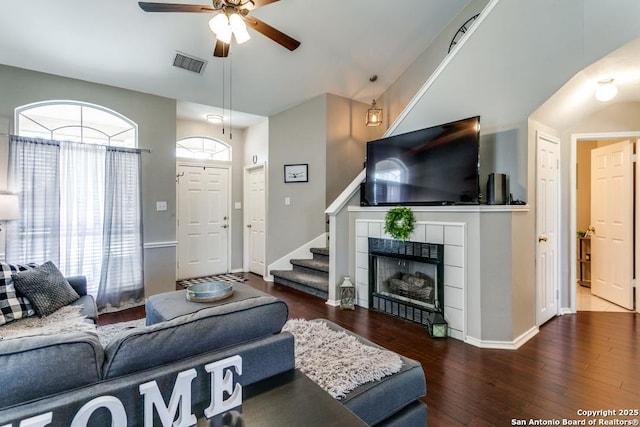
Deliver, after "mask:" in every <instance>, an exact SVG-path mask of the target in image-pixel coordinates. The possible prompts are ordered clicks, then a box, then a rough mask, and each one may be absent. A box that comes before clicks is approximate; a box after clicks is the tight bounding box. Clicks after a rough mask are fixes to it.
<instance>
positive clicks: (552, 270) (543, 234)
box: [536, 134, 560, 325]
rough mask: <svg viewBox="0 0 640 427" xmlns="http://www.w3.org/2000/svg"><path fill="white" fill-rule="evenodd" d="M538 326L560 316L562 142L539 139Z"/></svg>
mask: <svg viewBox="0 0 640 427" xmlns="http://www.w3.org/2000/svg"><path fill="white" fill-rule="evenodd" d="M536 140H537V143H536V151H537V153H536V232H537V248H536V323H537V325H542V324H543V323H545V322H546V321H548V320H549V319H551V318H553V317H554V316H556V315H557V314H558V280H559V279H558V265H559V262H558V255H559V253H558V247H559V242H558V227H559V225H558V222H559V218H560V215H559V207H560V203H559V200H558V197H559V194H560V193H559V181H558V177H559V165H560V144H559V140H557V139H555V138H551V137H548V136H545V135H541V134H538V135H537V137H536Z"/></svg>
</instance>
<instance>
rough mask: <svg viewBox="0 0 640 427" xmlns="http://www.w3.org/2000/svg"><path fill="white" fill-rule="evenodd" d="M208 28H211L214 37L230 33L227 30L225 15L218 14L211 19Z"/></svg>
mask: <svg viewBox="0 0 640 427" xmlns="http://www.w3.org/2000/svg"><path fill="white" fill-rule="evenodd" d="M209 28H211V31H213V33H214V34H216V35H218V34H220V33H226V32H230V31H231V29H230V28H229V19H227V15H225V14H224V13H219V14H217V15H216V16H214V17H213V18H211V19H210V20H209Z"/></svg>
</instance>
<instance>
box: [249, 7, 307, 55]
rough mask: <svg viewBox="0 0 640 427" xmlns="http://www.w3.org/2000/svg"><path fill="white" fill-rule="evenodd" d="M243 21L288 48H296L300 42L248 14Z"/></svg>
mask: <svg viewBox="0 0 640 427" xmlns="http://www.w3.org/2000/svg"><path fill="white" fill-rule="evenodd" d="M254 1H255V0H254ZM245 22H246V24H247V26H249V27H251V28H253V29H254V30H256V31H257V32H259V33H262V34H263V35H265V36H267V37H269V38H270V39H271V40H273V41H274V42H276V43H278V44H280V45H282V46H284V47H286V48H287V49H289V50H296V49H297V48H298V46H300V42H299V41H298V40H296V39H294V38H291V37H289V36H288V35H286V34H285V33H283V32H282V31H279V30H276V29H275V28H273V27H272V26H271V25H269V24H265V23H264V22H262V21H261V20H259V19H256V18H254V17H253V16H248V17H247V18H246V20H245Z"/></svg>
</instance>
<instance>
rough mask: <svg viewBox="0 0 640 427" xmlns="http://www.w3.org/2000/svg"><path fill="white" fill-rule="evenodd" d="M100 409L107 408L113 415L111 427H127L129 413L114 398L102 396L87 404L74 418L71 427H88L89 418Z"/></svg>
mask: <svg viewBox="0 0 640 427" xmlns="http://www.w3.org/2000/svg"><path fill="white" fill-rule="evenodd" d="M98 408H106V409H107V410H108V411H109V412H110V413H111V427H127V412H126V411H125V410H124V405H123V404H122V402H120V400H119V399H118V398H117V397H114V396H100V397H96V398H95V399H93V400H90V401H89V402H87V403H85V404H84V406H82V408H80V410H79V411H78V413H76V416H75V417H73V421H71V427H87V425H88V423H89V418H91V415H92V414H93V413H94V412H95V410H96V409H98Z"/></svg>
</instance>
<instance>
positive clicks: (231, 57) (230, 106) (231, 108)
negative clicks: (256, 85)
mask: <svg viewBox="0 0 640 427" xmlns="http://www.w3.org/2000/svg"><path fill="white" fill-rule="evenodd" d="M232 66H233V56H232V55H229V140H232V139H233V123H232V122H231V116H232V115H233V82H232V78H233V69H232Z"/></svg>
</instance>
